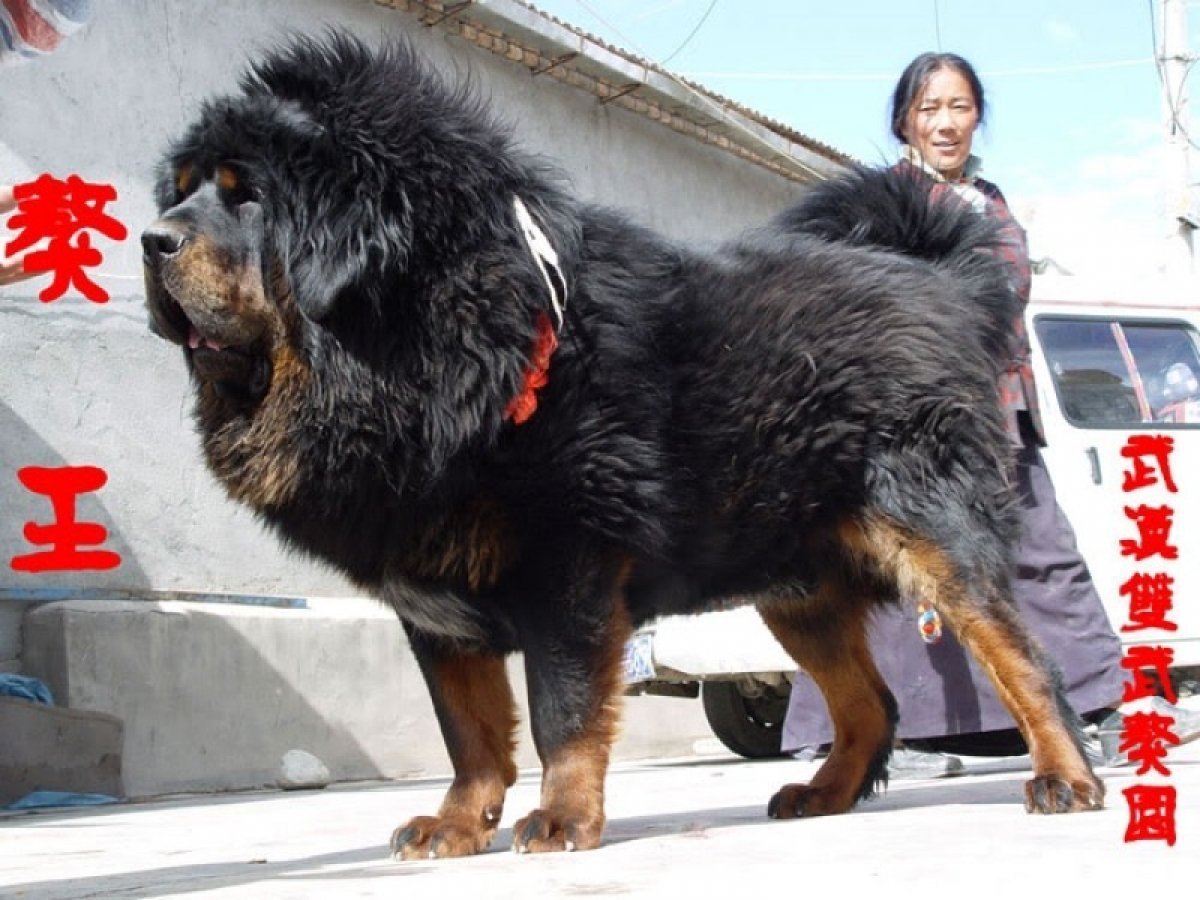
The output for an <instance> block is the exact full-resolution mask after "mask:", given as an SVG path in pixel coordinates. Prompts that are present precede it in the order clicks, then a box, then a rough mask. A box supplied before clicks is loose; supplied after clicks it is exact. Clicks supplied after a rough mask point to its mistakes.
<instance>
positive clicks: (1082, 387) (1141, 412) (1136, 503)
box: [625, 276, 1200, 758]
mask: <svg viewBox="0 0 1200 900" xmlns="http://www.w3.org/2000/svg"><path fill="white" fill-rule="evenodd" d="M1026 324H1027V326H1028V330H1029V338H1030V344H1031V345H1032V348H1033V355H1034V371H1035V374H1036V377H1037V381H1038V390H1039V397H1040V400H1041V409H1042V416H1043V422H1044V426H1045V430H1046V438H1047V444H1048V446H1047V447H1046V448H1045V449H1044V450H1043V455H1044V457H1045V460H1046V465H1047V467H1048V468H1049V470H1050V474H1051V477H1052V478H1053V481H1054V485H1055V489H1056V491H1057V493H1058V499H1059V504H1060V505H1061V506H1062V508H1063V511H1064V512H1065V513H1066V515H1067V517H1068V518H1069V519H1070V521H1071V524H1072V526H1073V527H1074V529H1075V533H1076V537H1077V539H1078V542H1079V548H1080V550H1081V551H1082V553H1083V556H1084V558H1085V559H1086V560H1087V562H1088V566H1089V568H1090V569H1091V572H1092V577H1093V580H1094V581H1095V584H1096V587H1097V589H1098V590H1099V592H1100V595H1101V598H1102V600H1103V602H1104V606H1105V609H1106V610H1107V612H1108V617H1109V621H1110V622H1111V623H1112V624H1113V628H1114V630H1117V633H1118V634H1119V635H1120V637H1121V639H1122V642H1123V643H1124V644H1125V645H1126V646H1132V645H1138V644H1153V645H1157V646H1164V645H1165V646H1169V647H1170V648H1171V649H1172V651H1173V653H1174V659H1173V665H1174V667H1175V669H1177V670H1180V669H1191V668H1194V667H1200V284H1198V283H1196V282H1168V281H1163V280H1159V281H1156V280H1153V279H1148V280H1143V281H1139V282H1137V283H1133V284H1121V283H1119V282H1116V281H1111V280H1109V281H1104V282H1097V281H1093V280H1090V279H1084V278H1077V277H1071V276H1039V277H1036V278H1035V279H1034V286H1033V299H1032V302H1031V303H1030V305H1029V308H1028V311H1027V315H1026ZM1131 438H1132V439H1134V440H1133V444H1130V440H1131ZM1157 438H1167V439H1168V442H1167V444H1166V445H1165V446H1168V447H1169V453H1168V455H1167V457H1166V461H1167V470H1168V471H1167V473H1163V472H1162V471H1161V470H1160V469H1159V467H1158V461H1157V459H1156V458H1155V457H1154V456H1152V455H1151V456H1146V457H1143V458H1142V464H1141V465H1142V467H1141V468H1137V467H1138V465H1139V464H1138V463H1136V462H1135V461H1134V460H1133V458H1132V456H1129V455H1125V456H1123V455H1122V450H1124V449H1126V448H1127V447H1128V448H1131V449H1132V448H1139V449H1140V447H1139V445H1140V443H1141V442H1144V441H1146V440H1147V439H1150V442H1151V443H1150V446H1152V447H1159V448H1161V447H1162V446H1164V445H1163V444H1162V443H1161V442H1158V441H1156V440H1155V439H1157ZM1128 452H1131V450H1128V451H1127V453H1128ZM1127 473H1129V474H1130V475H1132V476H1135V477H1134V479H1133V482H1132V483H1131V485H1130V489H1129V490H1125V480H1126V477H1127ZM1168 473H1169V474H1170V475H1171V476H1172V477H1173V482H1174V484H1173V486H1174V487H1175V490H1174V491H1171V490H1169V488H1168V486H1167V485H1166V484H1164V477H1163V476H1164V475H1165V474H1168ZM1142 476H1144V477H1142ZM1143 482H1144V484H1143ZM1139 485H1140V486H1139ZM1143 506H1145V507H1147V508H1149V509H1150V513H1149V514H1150V515H1154V514H1155V513H1154V512H1153V511H1154V510H1160V512H1159V513H1157V514H1158V515H1163V514H1164V513H1165V510H1164V509H1163V508H1168V509H1169V510H1170V513H1171V520H1170V524H1169V528H1168V529H1167V531H1166V532H1165V543H1166V544H1167V545H1168V546H1170V547H1174V548H1176V550H1177V555H1176V558H1175V559H1170V560H1167V559H1165V558H1164V557H1163V556H1162V555H1159V554H1155V555H1150V556H1147V557H1146V558H1144V559H1141V560H1138V559H1137V555H1138V553H1139V552H1145V551H1148V550H1150V549H1152V540H1153V538H1154V534H1153V533H1152V531H1151V530H1150V529H1149V527H1148V526H1144V527H1145V528H1146V531H1145V534H1143V533H1142V532H1143V527H1140V526H1139V524H1138V522H1137V521H1136V520H1135V518H1134V517H1135V516H1137V514H1138V512H1137V511H1138V509H1139V507H1143ZM1147 521H1149V520H1147ZM1159 535H1160V537H1161V536H1162V533H1161V532H1160V533H1159ZM1123 542H1126V543H1123ZM1135 545H1136V546H1135ZM1126 551H1127V552H1126ZM1159 574H1166V575H1169V576H1170V577H1172V578H1173V579H1174V582H1173V584H1171V585H1170V589H1173V590H1172V593H1171V597H1172V600H1173V603H1172V608H1171V611H1170V614H1169V616H1168V617H1167V618H1168V620H1169V621H1171V622H1173V623H1175V624H1176V625H1177V626H1178V628H1177V630H1175V631H1163V630H1158V629H1155V630H1121V629H1123V628H1124V627H1125V626H1128V625H1130V624H1136V623H1137V622H1136V617H1132V614H1131V596H1130V595H1129V594H1128V593H1122V586H1125V585H1127V584H1130V583H1131V579H1133V578H1134V577H1135V576H1139V577H1142V578H1145V579H1150V578H1152V577H1154V576H1156V575H1159ZM1131 618H1132V620H1131ZM1146 621H1149V620H1146ZM625 661H626V665H625V677H626V683H627V685H628V691H629V692H630V693H635V694H636V693H659V694H671V695H676V696H683V697H693V698H694V697H697V696H699V697H701V698H702V700H703V703H704V709H705V713H706V716H707V718H708V722H709V725H710V726H711V727H712V729H713V731H714V732H715V733H716V735H717V737H718V738H720V739H721V741H722V742H723V743H724V744H725V745H726V746H727V747H728V748H729V749H731V750H733V751H734V752H735V753H739V754H741V755H743V756H748V757H752V758H753V757H763V756H776V755H778V754H779V741H780V734H781V729H782V723H783V716H784V712H785V711H786V709H787V699H788V693H789V690H790V683H791V681H790V679H791V676H792V673H793V671H794V670H795V664H794V663H793V662H792V661H791V659H790V657H788V655H787V654H786V653H785V652H784V651H783V648H782V647H780V646H779V645H778V644H777V643H776V642H775V640H774V638H773V637H772V636H771V634H770V632H768V631H767V629H766V626H764V625H763V624H762V620H761V619H760V618H759V617H758V614H757V612H755V610H754V609H753V608H748V607H745V608H740V609H733V610H728V611H721V612H712V613H707V614H705V615H700V616H689V617H676V618H669V619H662V620H659V621H658V622H655V623H652V624H650V625H648V626H646V627H644V628H642V629H641V630H639V631H638V632H637V633H636V634H635V635H634V636H633V638H632V639H631V640H630V642H629V644H628V645H627V646H626V654H625Z"/></svg>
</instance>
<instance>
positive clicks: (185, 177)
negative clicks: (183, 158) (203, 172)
mask: <svg viewBox="0 0 1200 900" xmlns="http://www.w3.org/2000/svg"><path fill="white" fill-rule="evenodd" d="M195 178H196V167H195V166H193V165H192V164H191V163H184V164H183V165H182V166H180V167H179V171H178V172H176V173H175V190H176V191H177V192H178V193H179V196H180V197H186V196H187V195H188V194H190V193H191V192H192V188H193V187H194V186H195V183H196V182H195Z"/></svg>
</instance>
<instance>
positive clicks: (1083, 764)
mask: <svg viewBox="0 0 1200 900" xmlns="http://www.w3.org/2000/svg"><path fill="white" fill-rule="evenodd" d="M967 520H968V517H963V519H962V521H967ZM842 538H843V546H844V547H846V549H847V550H848V551H850V552H851V553H856V554H857V555H859V556H860V558H862V559H864V561H869V563H870V564H871V565H873V566H875V567H877V568H878V569H879V570H880V571H882V572H884V573H885V574H886V575H888V576H890V577H892V578H894V579H895V580H896V581H897V583H898V584H899V585H900V588H901V591H902V594H903V595H904V596H909V597H923V598H924V599H925V600H926V601H928V602H930V603H932V604H934V606H935V608H936V609H937V610H938V612H939V614H940V615H941V616H943V617H944V618H945V620H946V622H947V624H948V625H949V626H950V627H951V628H952V629H953V631H954V634H955V636H956V637H957V638H958V640H959V643H961V644H962V645H963V647H964V648H966V650H967V651H968V652H969V653H971V654H972V655H973V656H974V658H975V661H976V662H977V663H978V664H979V666H980V668H982V669H983V671H984V672H985V673H986V674H987V676H988V677H989V679H990V680H991V682H992V684H993V685H994V686H995V688H996V694H997V696H998V697H999V698H1000V699H1001V701H1002V702H1003V703H1004V705H1005V706H1006V707H1007V709H1008V711H1009V713H1010V714H1011V715H1012V717H1013V720H1014V721H1015V722H1016V724H1017V727H1018V728H1019V729H1020V731H1021V734H1022V736H1023V737H1024V738H1025V743H1026V745H1027V746H1028V747H1029V753H1030V756H1031V757H1032V760H1033V773H1034V778H1033V780H1031V781H1029V782H1027V783H1026V785H1025V808H1026V809H1027V810H1028V811H1029V812H1038V813H1059V812H1073V811H1076V810H1087V809H1100V808H1101V807H1102V806H1103V805H1104V784H1103V782H1101V781H1100V779H1098V778H1097V777H1096V775H1095V774H1094V773H1093V772H1092V767H1091V764H1090V763H1089V762H1088V760H1087V757H1086V755H1085V754H1084V752H1083V747H1082V745H1081V743H1080V733H1079V721H1078V717H1077V716H1076V715H1075V713H1074V712H1073V711H1072V710H1071V708H1070V706H1069V704H1068V703H1067V701H1066V698H1065V697H1064V696H1063V693H1062V690H1061V688H1060V687H1059V685H1058V684H1057V682H1056V679H1055V677H1054V675H1053V670H1052V668H1051V666H1050V665H1049V664H1048V663H1047V661H1046V660H1045V658H1044V656H1043V654H1042V651H1041V649H1040V648H1039V647H1038V646H1037V644H1036V642H1035V641H1034V640H1033V639H1032V637H1031V636H1030V634H1029V632H1028V630H1027V629H1026V628H1025V627H1024V625H1023V624H1022V623H1021V621H1020V617H1019V615H1018V613H1017V610H1016V607H1015V605H1014V604H1013V602H1012V600H1011V594H1010V589H1009V587H1008V582H1007V579H1006V578H1005V577H1003V575H1002V574H999V573H997V574H993V575H991V576H989V575H988V574H986V573H987V572H988V571H989V567H988V566H986V565H981V566H978V567H976V568H975V570H974V571H972V569H971V568H970V567H969V566H967V565H962V564H960V565H959V566H957V567H956V566H955V564H954V562H953V560H952V559H951V556H950V554H949V553H947V552H946V551H945V549H944V547H943V545H939V544H938V543H937V542H935V541H934V540H932V539H930V538H925V537H920V536H917V535H915V534H914V533H912V531H910V530H908V529H904V528H901V527H900V526H898V525H897V524H895V523H894V522H891V521H890V520H888V519H886V518H883V517H874V518H870V519H867V520H864V521H860V522H857V523H853V524H849V523H848V524H846V525H845V526H844V527H843V529H842ZM949 543H950V539H949V538H947V544H946V545H945V546H949ZM960 543H961V542H960ZM963 573H967V574H963ZM914 639H915V636H914Z"/></svg>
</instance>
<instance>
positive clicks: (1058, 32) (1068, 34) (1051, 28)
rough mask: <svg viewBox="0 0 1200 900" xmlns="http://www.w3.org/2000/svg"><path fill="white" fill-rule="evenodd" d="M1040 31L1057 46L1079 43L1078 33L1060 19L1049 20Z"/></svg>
mask: <svg viewBox="0 0 1200 900" xmlns="http://www.w3.org/2000/svg"><path fill="white" fill-rule="evenodd" d="M1042 30H1043V31H1044V32H1045V33H1046V36H1047V37H1048V38H1050V40H1052V41H1054V42H1055V43H1058V44H1074V43H1077V42H1078V41H1079V33H1078V32H1077V31H1076V30H1075V29H1074V28H1073V27H1071V25H1069V24H1068V23H1067V22H1064V21H1063V20H1062V19H1050V20H1049V21H1047V22H1046V24H1045V25H1044V26H1042Z"/></svg>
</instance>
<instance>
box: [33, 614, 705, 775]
mask: <svg viewBox="0 0 1200 900" xmlns="http://www.w3.org/2000/svg"><path fill="white" fill-rule="evenodd" d="M23 651H24V652H23V656H22V659H23V669H24V671H25V672H26V673H27V674H29V675H33V676H35V677H37V678H40V679H42V680H43V681H44V682H46V683H47V684H48V685H49V686H50V689H51V691H52V692H53V694H54V697H55V698H56V701H57V702H58V703H59V704H60V705H62V706H66V707H71V708H78V709H87V710H97V711H101V712H105V713H109V714H111V715H113V716H116V717H118V718H120V719H122V720H123V721H124V723H125V748H124V769H123V775H124V787H125V790H126V792H127V794H128V795H129V796H131V797H144V796H153V795H160V794H166V793H176V792H184V791H214V790H235V789H244V788H255V787H264V786H271V785H274V784H276V782H277V781H278V777H279V766H280V762H281V760H282V758H283V756H284V754H285V753H287V752H288V751H289V750H293V749H299V750H304V751H306V752H308V753H311V754H313V755H314V756H316V757H317V758H318V759H320V760H321V761H322V762H323V763H324V764H325V766H326V767H328V769H329V770H330V773H331V776H332V779H333V780H334V781H354V780H362V779H376V778H403V777H408V776H430V775H442V774H446V773H448V772H449V771H450V765H449V761H448V758H447V756H446V751H445V749H444V745H443V743H442V738H441V734H440V732H439V731H438V728H437V723H436V721H435V718H434V715H433V708H432V706H431V704H430V702H429V697H428V693H427V691H426V689H425V683H424V680H423V679H422V677H421V675H420V672H419V671H418V668H417V665H416V661H415V660H414V659H413V657H412V655H411V653H410V651H409V649H408V643H407V640H406V638H405V637H404V633H403V630H402V629H401V627H400V624H399V622H398V621H397V620H396V618H395V616H394V615H392V613H391V612H390V611H388V610H385V609H383V608H381V607H380V606H379V605H377V604H375V603H373V602H371V601H366V600H358V599H353V600H352V599H346V600H328V599H326V600H310V608H309V609H273V608H263V607H260V606H235V605H229V604H205V603H183V602H174V601H169V602H153V601H112V600H101V601H91V600H69V601H63V602H59V603H49V604H45V605H43V606H38V607H35V608H33V609H31V610H29V611H28V612H27V613H26V616H25V621H24V648H23ZM509 671H510V677H511V680H512V683H513V690H514V691H515V692H516V693H517V695H518V697H523V695H524V690H525V689H524V678H523V675H522V672H521V666H520V660H519V659H514V660H512V661H511V663H510V668H509ZM525 709H526V707H525V705H524V704H523V703H522V716H523V718H525V719H526V720H527V713H526V712H525ZM625 712H626V716H625V722H626V725H625V729H624V734H623V736H622V738H621V740H620V741H619V742H618V744H617V747H616V748H615V752H614V756H615V758H617V759H648V758H661V757H666V756H686V755H689V754H691V753H692V752H693V749H694V746H695V744H696V742H697V741H698V740H704V739H710V738H711V737H712V734H711V732H710V731H709V729H708V726H707V723H706V722H705V720H704V715H703V710H702V708H701V706H700V703H699V702H698V701H694V700H684V699H675V698H663V697H636V698H629V699H628V700H627V701H626V704H625ZM517 761H518V765H519V766H521V767H522V768H529V767H533V766H536V765H538V760H537V756H536V753H535V752H534V750H533V746H532V742H531V741H530V739H529V737H528V733H527V730H525V729H523V731H522V735H521V740H520V744H519V748H518V760H517Z"/></svg>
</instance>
